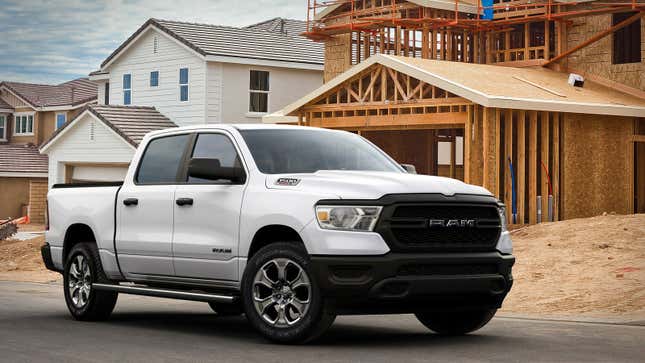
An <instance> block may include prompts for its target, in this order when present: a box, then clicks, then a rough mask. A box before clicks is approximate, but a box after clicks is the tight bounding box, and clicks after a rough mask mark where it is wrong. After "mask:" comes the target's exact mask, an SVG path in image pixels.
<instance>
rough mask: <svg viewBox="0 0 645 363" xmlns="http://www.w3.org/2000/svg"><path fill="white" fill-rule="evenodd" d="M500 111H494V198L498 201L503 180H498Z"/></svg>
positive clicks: (500, 196) (497, 109)
mask: <svg viewBox="0 0 645 363" xmlns="http://www.w3.org/2000/svg"><path fill="white" fill-rule="evenodd" d="M501 112H502V111H501V110H500V109H499V108H496V109H495V180H496V182H495V196H496V197H497V198H499V199H503V198H502V195H501V189H502V188H501V183H503V180H501V179H500V174H501V173H500V172H501V170H500V163H501V164H502V165H503V162H504V161H503V160H501V155H502V142H501V141H502V140H501V136H500V134H501V118H502V117H501Z"/></svg>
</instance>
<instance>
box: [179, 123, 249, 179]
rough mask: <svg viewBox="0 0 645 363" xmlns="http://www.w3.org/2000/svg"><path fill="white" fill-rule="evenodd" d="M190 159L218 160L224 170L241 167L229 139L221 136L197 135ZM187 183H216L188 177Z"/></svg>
mask: <svg viewBox="0 0 645 363" xmlns="http://www.w3.org/2000/svg"><path fill="white" fill-rule="evenodd" d="M192 157H193V158H196V159H218V160H219V164H220V166H221V167H224V168H233V167H238V168H239V167H241V163H240V158H239V157H238V156H237V150H235V146H233V143H232V142H231V139H229V138H228V137H227V136H225V135H222V134H199V136H197V142H195V148H194V149H193V155H192ZM188 182H189V183H191V184H200V183H211V184H212V183H213V182H215V183H217V181H213V180H205V179H200V178H193V177H189V178H188Z"/></svg>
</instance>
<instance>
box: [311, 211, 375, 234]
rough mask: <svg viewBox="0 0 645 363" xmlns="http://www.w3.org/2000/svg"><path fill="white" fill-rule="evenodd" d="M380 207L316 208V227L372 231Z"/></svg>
mask: <svg viewBox="0 0 645 363" xmlns="http://www.w3.org/2000/svg"><path fill="white" fill-rule="evenodd" d="M381 209H382V207H358V206H324V205H320V206H316V218H317V219H318V225H320V228H324V229H336V230H346V231H372V230H374V226H375V225H376V221H377V220H378V217H379V215H380V214H381Z"/></svg>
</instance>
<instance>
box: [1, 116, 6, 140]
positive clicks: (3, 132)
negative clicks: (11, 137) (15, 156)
mask: <svg viewBox="0 0 645 363" xmlns="http://www.w3.org/2000/svg"><path fill="white" fill-rule="evenodd" d="M0 140H3V141H4V140H7V116H5V115H0Z"/></svg>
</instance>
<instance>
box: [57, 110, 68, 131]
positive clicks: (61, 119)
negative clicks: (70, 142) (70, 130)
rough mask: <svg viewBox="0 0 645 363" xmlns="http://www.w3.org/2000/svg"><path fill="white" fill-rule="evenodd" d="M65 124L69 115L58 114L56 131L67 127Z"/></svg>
mask: <svg viewBox="0 0 645 363" xmlns="http://www.w3.org/2000/svg"><path fill="white" fill-rule="evenodd" d="M65 122H67V114H66V113H57V114H56V130H58V129H60V128H61V127H63V125H65Z"/></svg>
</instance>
